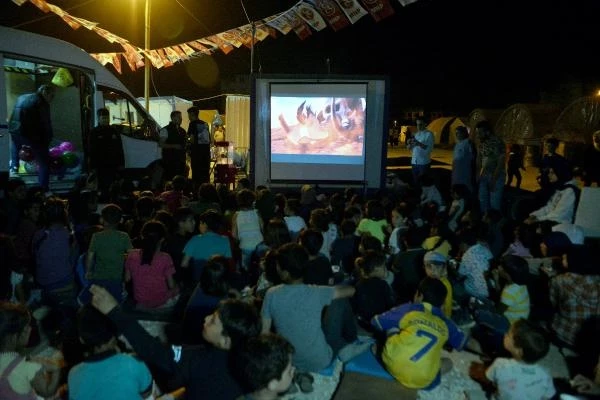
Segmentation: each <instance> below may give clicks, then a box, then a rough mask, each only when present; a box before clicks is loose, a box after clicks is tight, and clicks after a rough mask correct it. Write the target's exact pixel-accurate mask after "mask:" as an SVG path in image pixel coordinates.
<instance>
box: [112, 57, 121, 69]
mask: <svg viewBox="0 0 600 400" xmlns="http://www.w3.org/2000/svg"><path fill="white" fill-rule="evenodd" d="M112 65H113V66H114V67H115V69H116V70H117V72H118V73H119V74H120V73H121V53H113V56H112Z"/></svg>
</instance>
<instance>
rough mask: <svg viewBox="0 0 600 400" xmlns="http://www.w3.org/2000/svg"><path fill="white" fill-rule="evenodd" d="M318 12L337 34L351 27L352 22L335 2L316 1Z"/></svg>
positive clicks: (326, 0)
mask: <svg viewBox="0 0 600 400" xmlns="http://www.w3.org/2000/svg"><path fill="white" fill-rule="evenodd" d="M314 1H315V6H316V7H317V10H319V12H320V13H321V15H322V16H323V18H325V20H326V21H327V23H328V24H329V26H330V27H331V29H333V30H334V31H335V32H337V31H339V30H340V29H344V28H345V27H347V26H348V25H350V21H348V18H346V16H345V15H344V13H343V12H342V10H340V7H339V6H338V4H337V3H336V2H335V1H333V0H314Z"/></svg>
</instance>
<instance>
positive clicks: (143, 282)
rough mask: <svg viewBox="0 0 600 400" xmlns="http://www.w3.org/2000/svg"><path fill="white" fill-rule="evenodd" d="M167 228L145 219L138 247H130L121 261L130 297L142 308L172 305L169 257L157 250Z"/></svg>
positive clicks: (174, 291) (174, 290) (175, 294)
mask: <svg viewBox="0 0 600 400" xmlns="http://www.w3.org/2000/svg"><path fill="white" fill-rule="evenodd" d="M166 235H167V229H166V228H165V226H164V224H163V223H162V222H159V221H148V222H146V223H145V224H144V226H143V227H142V231H141V237H142V240H141V243H142V248H141V249H134V250H132V251H130V252H129V254H128V255H127V260H126V261H125V280H126V281H127V282H129V281H132V284H133V297H134V299H135V301H136V303H137V305H138V307H142V308H157V307H168V306H173V305H175V303H176V301H177V299H178V297H179V296H178V290H177V287H176V286H175V281H174V279H173V274H175V267H174V266H173V260H172V259H171V256H170V255H169V254H167V253H164V252H162V251H160V248H161V245H162V242H163V241H164V240H165V237H166Z"/></svg>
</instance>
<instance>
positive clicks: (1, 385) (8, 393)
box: [0, 356, 38, 400]
mask: <svg viewBox="0 0 600 400" xmlns="http://www.w3.org/2000/svg"><path fill="white" fill-rule="evenodd" d="M21 361H23V357H22V356H17V357H15V359H14V360H12V361H11V362H10V363H9V364H8V365H7V366H6V368H5V369H4V371H2V374H1V375H0V399H2V400H25V399H37V398H38V397H37V396H36V395H35V393H34V392H33V390H31V392H29V393H27V394H18V393H15V391H14V390H13V389H12V387H11V386H10V382H9V381H8V376H9V375H10V374H11V372H13V371H14V369H15V368H16V367H17V365H19V363H20V362H21Z"/></svg>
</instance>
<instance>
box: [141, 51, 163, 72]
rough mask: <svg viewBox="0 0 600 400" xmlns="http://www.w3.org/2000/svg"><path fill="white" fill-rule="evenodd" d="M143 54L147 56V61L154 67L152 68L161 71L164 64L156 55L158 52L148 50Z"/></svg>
mask: <svg viewBox="0 0 600 400" xmlns="http://www.w3.org/2000/svg"><path fill="white" fill-rule="evenodd" d="M145 54H146V55H147V56H148V59H149V60H150V62H151V63H152V65H153V66H154V68H158V69H161V68H162V67H164V65H165V64H164V63H163V61H162V59H161V58H160V56H159V55H158V51H156V50H148V51H147V52H145Z"/></svg>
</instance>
